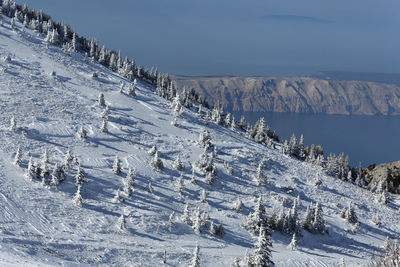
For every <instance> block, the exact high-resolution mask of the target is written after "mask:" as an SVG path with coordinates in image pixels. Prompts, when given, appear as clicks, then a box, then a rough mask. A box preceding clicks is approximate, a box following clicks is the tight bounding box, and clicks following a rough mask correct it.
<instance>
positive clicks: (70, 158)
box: [63, 148, 74, 172]
mask: <svg viewBox="0 0 400 267" xmlns="http://www.w3.org/2000/svg"><path fill="white" fill-rule="evenodd" d="M73 160H74V156H73V155H72V151H71V149H70V148H68V150H67V153H66V154H65V157H64V162H63V168H64V171H65V172H68V171H69V170H70V169H71V164H72V162H73Z"/></svg>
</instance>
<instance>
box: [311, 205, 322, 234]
mask: <svg viewBox="0 0 400 267" xmlns="http://www.w3.org/2000/svg"><path fill="white" fill-rule="evenodd" d="M313 230H314V232H316V233H320V234H323V233H325V220H324V218H323V213H322V208H321V204H319V202H317V204H316V205H315V212H314V220H313Z"/></svg>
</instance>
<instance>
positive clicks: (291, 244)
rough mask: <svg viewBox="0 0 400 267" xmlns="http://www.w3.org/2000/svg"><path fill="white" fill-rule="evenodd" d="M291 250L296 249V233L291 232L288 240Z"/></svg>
mask: <svg viewBox="0 0 400 267" xmlns="http://www.w3.org/2000/svg"><path fill="white" fill-rule="evenodd" d="M288 247H289V248H290V249H291V250H296V249H297V237H296V233H293V236H292V241H290V244H289V246H288Z"/></svg>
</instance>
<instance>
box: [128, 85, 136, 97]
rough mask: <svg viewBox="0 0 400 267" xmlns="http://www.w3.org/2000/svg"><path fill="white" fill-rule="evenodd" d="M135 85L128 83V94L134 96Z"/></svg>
mask: <svg viewBox="0 0 400 267" xmlns="http://www.w3.org/2000/svg"><path fill="white" fill-rule="evenodd" d="M135 87H136V86H135V85H134V84H132V83H131V84H130V85H129V87H128V95H129V96H136V88H135Z"/></svg>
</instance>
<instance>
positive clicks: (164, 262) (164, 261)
mask: <svg viewBox="0 0 400 267" xmlns="http://www.w3.org/2000/svg"><path fill="white" fill-rule="evenodd" d="M162 263H163V264H164V265H165V264H167V251H166V250H164V256H163V260H162Z"/></svg>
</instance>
